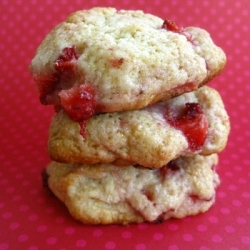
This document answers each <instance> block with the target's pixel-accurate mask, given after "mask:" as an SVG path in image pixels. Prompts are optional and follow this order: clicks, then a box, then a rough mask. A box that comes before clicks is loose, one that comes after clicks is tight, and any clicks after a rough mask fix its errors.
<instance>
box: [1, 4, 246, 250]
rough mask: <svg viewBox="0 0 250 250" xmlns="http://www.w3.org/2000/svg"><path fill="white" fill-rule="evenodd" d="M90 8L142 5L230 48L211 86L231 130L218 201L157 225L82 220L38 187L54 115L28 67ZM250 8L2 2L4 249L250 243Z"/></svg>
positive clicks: (232, 247) (172, 249)
mask: <svg viewBox="0 0 250 250" xmlns="http://www.w3.org/2000/svg"><path fill="white" fill-rule="evenodd" d="M93 6H115V7H117V8H119V9H120V8H124V9H143V10H144V11H146V12H150V13H152V14H156V15H159V16H160V17H162V18H168V19H173V20H175V21H176V23H177V24H178V25H179V26H189V25H194V26H200V27H203V28H205V29H207V30H208V31H209V32H210V33H211V34H212V36H213V38H214V41H215V42H216V43H217V44H218V45H220V46H221V47H222V48H223V49H224V50H225V52H226V54H227V57H228V63H227V66H226V68H225V70H224V72H223V73H222V75H220V76H219V77H217V78H216V79H215V80H213V82H211V83H210V86H213V87H215V88H216V89H217V90H219V91H220V93H221V95H222V97H223V99H224V102H225V106H226V108H227V110H228V112H229V114H230V117H231V123H232V130H231V134H230V138H229V143H228V146H227V147H226V149H225V150H224V151H223V153H222V154H221V157H220V164H219V166H218V172H219V174H220V176H221V185H220V187H219V188H218V195H217V201H216V204H215V205H214V206H213V207H212V208H211V209H210V210H209V211H208V212H207V213H205V214H201V215H198V216H195V217H189V218H186V219H183V220H169V221H167V222H165V223H163V224H154V225H150V224H141V225H130V226H85V225H82V224H80V223H78V222H77V221H74V220H73V219H72V218H71V217H70V216H69V214H68V212H67V210H66V209H65V207H64V206H63V205H62V204H61V203H60V202H59V201H58V200H57V199H55V198H53V197H52V196H51V195H49V194H48V193H47V192H46V191H45V190H44V189H43V188H42V184H41V178H40V172H41V170H42V169H43V168H44V167H45V166H46V165H47V164H48V162H49V158H48V156H47V151H46V150H47V149H46V143H47V136H48V127H49V123H50V120H51V117H52V114H53V111H52V108H48V107H44V106H42V105H41V104H40V103H39V101H38V93H37V92H36V89H35V87H34V84H33V81H32V79H31V76H30V74H29V72H28V65H29V63H30V60H31V59H32V57H33V55H34V53H35V49H36V48H37V46H38V45H39V43H40V42H41V41H42V39H43V38H44V36H45V34H46V33H48V32H49V31H50V29H51V28H52V27H54V26H55V25H56V24H57V23H58V22H60V21H62V20H64V19H65V17H66V16H67V15H68V14H69V13H70V12H73V11H75V10H78V9H84V8H90V7H93ZM249 12H250V2H249V1H248V0H241V1H226V0H207V1H193V0H187V1H177V0H169V1H160V0H150V1H149V0H139V1H135V0H123V1H122V0H120V1H119V2H118V1H114V0H106V1H104V0H103V1H101V0H92V1H91V0H88V1H83V0H82V1H72V0H62V1H55V0H42V1H39V0H30V1H24V0H19V1H18V0H15V1H14V0H13V1H7V0H1V1H0V20H1V28H0V41H1V43H0V51H1V53H0V65H1V77H0V86H1V97H0V164H1V168H0V220H1V223H0V250H6V249H21V250H22V249H28V250H37V249H51V248H53V249H58V250H66V249H131V250H132V249H135V250H146V249H166V250H178V249H198V250H208V249H220V250H221V249H222V250H223V249H228V250H237V249H250V182H249V179H250V170H249V169H250V166H249V165H250V159H249V151H250V129H249V123H250V119H249V118H250V111H249V105H250V97H249V91H250V84H249V82H248V78H249V75H250V69H249V64H250V62H249V61H250V56H249V54H250V45H249V33H250V30H249V29H250V27H249V26H250V25H249V24H250V22H249V14H250V13H249Z"/></svg>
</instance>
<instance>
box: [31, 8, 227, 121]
mask: <svg viewBox="0 0 250 250" xmlns="http://www.w3.org/2000/svg"><path fill="white" fill-rule="evenodd" d="M225 62H226V56H225V54H224V52H223V51H222V49H221V48H219V47H218V46H216V45H215V44H214V42H213V40H212V39H211V37H210V35H209V33H208V32H207V31H205V30H203V29H200V28H196V27H188V28H178V27H177V26H176V25H175V24H174V23H173V22H172V21H169V20H163V19H161V18H159V17H156V16H153V15H150V14H147V13H144V12H142V11H132V10H131V11H126V10H120V11H117V10H116V9H114V8H93V9H90V10H82V11H77V12H75V13H73V14H71V15H70V16H69V17H68V18H67V19H66V20H65V21H64V22H62V23H60V24H59V25H58V26H56V27H55V28H54V29H53V30H52V31H51V32H50V33H49V34H48V35H47V36H46V38H45V39H44V41H43V42H42V43H41V45H40V46H39V47H38V49H37V52H36V55H35V57H34V58H33V60H32V62H31V65H30V71H31V73H32V76H33V78H34V81H35V83H36V85H37V88H38V90H39V92H40V100H41V102H42V103H43V104H52V105H55V107H56V109H60V108H63V109H64V110H65V111H66V112H67V114H68V115H69V116H70V117H71V119H72V120H74V121H83V120H86V119H88V118H89V117H91V116H93V115H94V114H98V113H105V112H119V111H124V110H134V109H141V108H143V107H146V106H148V105H149V104H152V103H156V102H158V101H164V100H167V99H170V98H172V97H174V96H177V95H181V94H182V93H185V92H189V91H193V90H196V89H197V88H198V87H199V86H201V85H203V84H205V83H206V82H208V81H210V80H211V79H212V78H213V77H215V76H216V75H218V74H219V73H220V72H221V71H222V69H223V68H224V65H225Z"/></svg>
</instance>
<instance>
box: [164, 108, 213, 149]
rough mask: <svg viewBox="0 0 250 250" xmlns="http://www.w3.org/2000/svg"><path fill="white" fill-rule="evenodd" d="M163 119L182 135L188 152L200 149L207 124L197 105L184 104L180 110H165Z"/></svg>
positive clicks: (204, 137)
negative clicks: (184, 137)
mask: <svg viewBox="0 0 250 250" xmlns="http://www.w3.org/2000/svg"><path fill="white" fill-rule="evenodd" d="M165 119H166V120H167V122H168V123H169V124H170V125H171V126H173V127H175V128H177V129H180V130H181V131H182V132H183V133H184V135H185V136H186V138H187V140H188V143H189V148H190V150H192V151H197V150H200V149H201V148H202V146H203V144H204V142H205V139H206V134H207V130H208V122H207V119H206V116H205V115H204V113H203V110H202V108H201V105H200V104H199V103H186V104H185V106H184V107H183V108H182V109H180V110H174V109H167V111H166V113H165Z"/></svg>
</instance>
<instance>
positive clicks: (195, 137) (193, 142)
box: [48, 86, 230, 168]
mask: <svg viewBox="0 0 250 250" xmlns="http://www.w3.org/2000/svg"><path fill="white" fill-rule="evenodd" d="M82 129H84V130H85V134H86V137H85V138H84V137H83V136H82V135H81V134H80V130H81V127H80V125H79V124H78V123H77V122H73V121H72V120H71V119H70V118H69V117H68V116H67V115H66V113H65V112H63V111H60V112H59V113H57V114H56V115H55V116H54V119H53V121H52V123H51V126H50V133H49V142H48V151H49V155H50V157H51V158H52V159H53V160H55V161H59V162H65V163H70V162H75V163H85V164H96V163H113V164H115V165H122V166H124V165H135V164H139V165H142V166H145V167H155V168H159V167H162V166H163V165H165V164H167V163H168V162H169V161H171V160H173V159H176V158H178V157H180V156H192V155H194V154H198V153H199V154H202V155H209V154H212V153H218V152H220V151H221V150H223V149H224V147H225V145H226V142H227V138H228V134H229V130H230V123H229V118H228V115H227V112H226V111H225V109H224V104H223V102H222V99H221V97H220V95H219V93H218V92H217V91H216V90H214V89H212V88H210V87H208V86H203V87H201V88H199V89H198V90H197V91H195V92H190V93H186V94H183V95H181V96H178V97H176V98H173V99H170V100H168V101H165V102H162V103H156V104H153V105H150V106H148V107H146V108H144V109H141V110H132V111H123V112H114V113H105V114H101V115H95V116H93V117H92V118H90V119H89V120H88V122H87V124H86V126H85V127H84V128H82Z"/></svg>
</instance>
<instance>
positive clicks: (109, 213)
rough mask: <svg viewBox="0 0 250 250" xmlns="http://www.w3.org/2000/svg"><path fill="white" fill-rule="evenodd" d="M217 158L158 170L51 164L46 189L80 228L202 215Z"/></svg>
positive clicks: (208, 203) (213, 181)
mask: <svg viewBox="0 0 250 250" xmlns="http://www.w3.org/2000/svg"><path fill="white" fill-rule="evenodd" d="M217 161H218V157H217V155H210V156H200V155H197V156H195V157H188V158H179V159H177V160H175V161H173V162H171V164H169V166H165V167H163V168H161V169H145V168H138V167H133V166H129V167H123V168H117V167H116V166H114V165H111V164H100V165H96V166H95V167H94V168H93V167H92V166H89V165H77V164H63V163H57V162H52V163H50V165H49V166H48V167H47V169H46V172H47V174H48V187H49V188H50V189H51V191H52V192H53V193H54V194H55V195H56V196H57V197H58V198H59V199H60V200H61V201H62V202H63V203H64V204H65V205H66V207H67V208H68V210H69V212H70V213H71V215H72V216H73V217H74V218H75V219H77V220H79V221H81V222H83V223H85V224H128V223H141V222H144V221H148V222H162V221H164V220H167V219H169V218H172V217H174V218H183V217H185V216H189V215H195V214H198V213H201V212H205V211H207V210H208V209H209V208H210V207H211V206H212V204H213V203H214V201H215V190H216V187H217V186H218V184H219V178H218V175H217V173H216V172H215V165H216V164H217Z"/></svg>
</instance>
